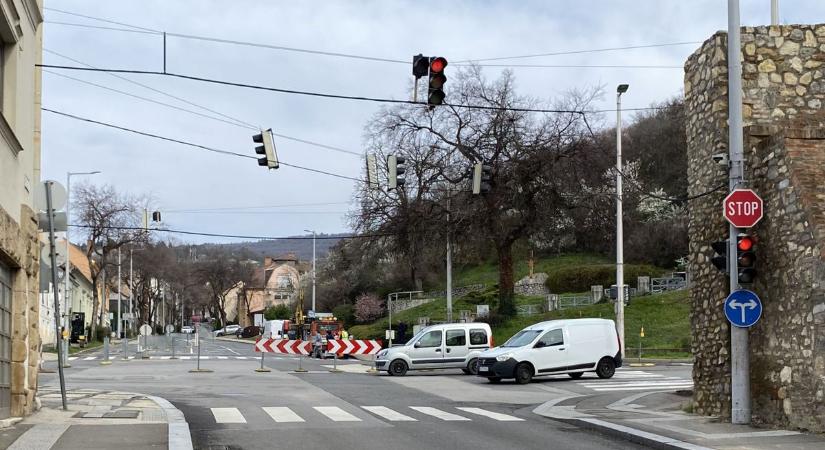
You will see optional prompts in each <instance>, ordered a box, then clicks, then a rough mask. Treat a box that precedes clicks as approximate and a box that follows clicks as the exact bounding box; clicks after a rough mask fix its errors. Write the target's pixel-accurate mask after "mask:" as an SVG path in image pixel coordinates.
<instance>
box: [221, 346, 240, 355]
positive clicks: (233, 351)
mask: <svg viewBox="0 0 825 450" xmlns="http://www.w3.org/2000/svg"><path fill="white" fill-rule="evenodd" d="M221 347H223V346H221ZM223 348H225V349H227V350H229V351H230V352H232V353H234V354H236V355H240V353H238V352H236V351H235V350H232V349H231V348H229V347H223Z"/></svg>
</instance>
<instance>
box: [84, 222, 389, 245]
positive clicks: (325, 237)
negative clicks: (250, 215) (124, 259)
mask: <svg viewBox="0 0 825 450" xmlns="http://www.w3.org/2000/svg"><path fill="white" fill-rule="evenodd" d="M69 226H70V227H74V228H101V229H105V230H121V231H157V232H163V233H173V234H185V235H192V236H207V237H226V238H236V239H258V240H262V241H275V240H300V241H305V240H312V239H317V240H340V239H373V238H380V237H387V236H395V234H392V233H375V234H350V235H340V236H334V235H315V236H283V237H273V236H247V235H238V234H224V233H205V232H199V231H188V230H174V229H170V228H143V227H96V226H94V225H75V224H69Z"/></svg>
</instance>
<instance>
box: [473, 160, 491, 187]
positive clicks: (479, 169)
mask: <svg viewBox="0 0 825 450" xmlns="http://www.w3.org/2000/svg"><path fill="white" fill-rule="evenodd" d="M491 179H492V168H491V167H490V166H488V165H485V164H482V163H480V162H479V163H475V164H473V194H487V193H489V192H490V188H491V186H490V180H491Z"/></svg>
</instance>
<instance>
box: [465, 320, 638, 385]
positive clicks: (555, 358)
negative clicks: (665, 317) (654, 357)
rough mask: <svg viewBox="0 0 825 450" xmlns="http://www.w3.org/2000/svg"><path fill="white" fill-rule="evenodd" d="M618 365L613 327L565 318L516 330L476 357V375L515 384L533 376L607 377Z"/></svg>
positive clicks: (602, 322) (609, 322) (608, 323)
mask: <svg viewBox="0 0 825 450" xmlns="http://www.w3.org/2000/svg"><path fill="white" fill-rule="evenodd" d="M621 366H622V352H621V348H620V344H619V334H618V332H617V331H616V324H615V323H614V322H613V321H612V320H607V319H569V320H550V321H547V322H540V323H537V324H535V325H530V326H529V327H527V328H525V329H523V330H521V331H519V332H518V333H516V334H515V335H513V337H511V338H510V339H509V340H508V341H507V342H505V343H504V344H502V345H501V346H500V347H496V348H494V349H491V350H488V351H485V352H483V353H482V354H481V355H479V357H478V376H481V377H487V379H488V380H489V381H490V382H491V383H498V382H499V381H501V380H502V378H515V380H516V382H517V383H519V384H527V383H529V382H530V381H531V380H532V379H533V377H536V376H545V375H559V374H567V375H568V376H570V378H573V379H577V378H579V377H581V376H582V374H583V373H584V372H596V375H598V376H599V378H611V377H612V376H613V374H614V373H615V372H616V368H617V367H621Z"/></svg>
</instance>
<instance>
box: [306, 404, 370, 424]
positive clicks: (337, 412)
mask: <svg viewBox="0 0 825 450" xmlns="http://www.w3.org/2000/svg"><path fill="white" fill-rule="evenodd" d="M313 408H314V409H315V410H316V411H318V412H319V413H321V414H323V415H325V416H327V417H329V418H330V419H332V421H333V422H360V421H361V419H359V418H357V417H355V416H353V415H352V414H350V413H348V412H346V411H344V410H343V409H341V408H339V407H337V406H313Z"/></svg>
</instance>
